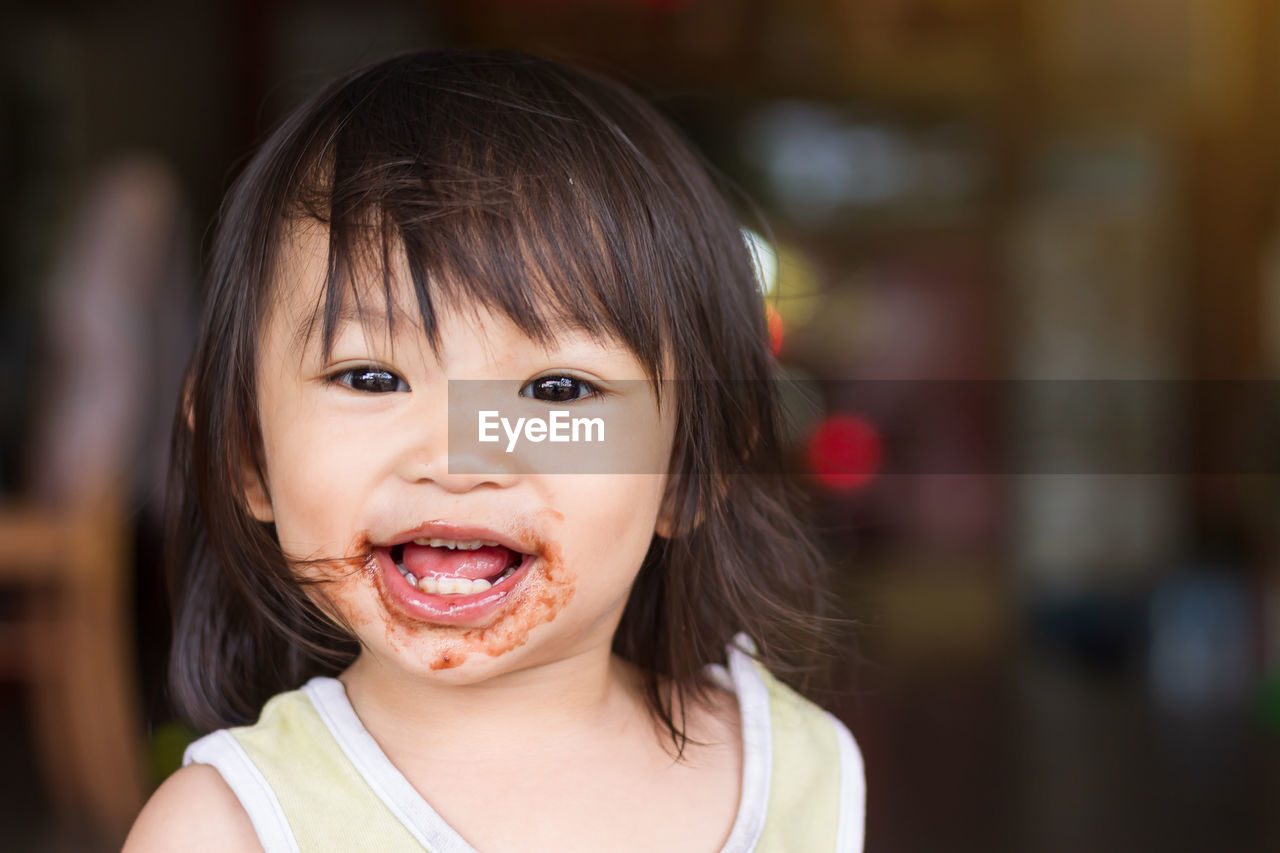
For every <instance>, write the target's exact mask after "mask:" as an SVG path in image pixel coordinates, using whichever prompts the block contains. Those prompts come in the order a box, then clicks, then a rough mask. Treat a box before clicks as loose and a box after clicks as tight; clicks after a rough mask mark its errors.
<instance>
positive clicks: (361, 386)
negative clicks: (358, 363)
mask: <svg viewBox="0 0 1280 853" xmlns="http://www.w3.org/2000/svg"><path fill="white" fill-rule="evenodd" d="M330 381H332V382H337V383H338V384H340V385H345V386H347V387H348V388H350V389H352V390H353V391H362V392H364V393H366V394H391V393H394V392H396V391H408V390H409V385H408V383H406V382H405V381H404V380H403V379H401V378H400V377H399V376H396V375H395V374H394V373H392V372H391V371H390V370H383V369H382V368H380V367H353V368H351V369H350V370H344V371H342V372H341V373H335V374H334V375H333V376H331V377H330Z"/></svg>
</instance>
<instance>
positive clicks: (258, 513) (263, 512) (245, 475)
mask: <svg viewBox="0 0 1280 853" xmlns="http://www.w3.org/2000/svg"><path fill="white" fill-rule="evenodd" d="M240 488H241V490H242V491H243V492H244V502H245V507H246V508H247V509H248V510H249V514H250V515H252V516H253V517H254V518H256V519H257V520H258V521H261V522H263V523H266V524H269V523H271V522H274V521H275V520H276V515H275V511H274V510H273V509H272V507H271V492H270V490H269V489H268V488H267V484H266V482H265V481H264V475H263V474H262V473H261V471H260V470H259V467H258V465H256V464H255V463H254V461H253V460H252V459H246V460H245V461H244V465H243V466H241V469H240Z"/></svg>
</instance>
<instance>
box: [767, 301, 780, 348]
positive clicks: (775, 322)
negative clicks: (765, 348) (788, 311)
mask: <svg viewBox="0 0 1280 853" xmlns="http://www.w3.org/2000/svg"><path fill="white" fill-rule="evenodd" d="M764 316H765V321H766V322H767V323H768V325H769V352H771V353H773V354H774V355H777V354H778V353H780V352H782V315H781V314H779V313H778V309H777V308H774V307H773V305H772V304H771V303H768V302H766V303H765V305H764Z"/></svg>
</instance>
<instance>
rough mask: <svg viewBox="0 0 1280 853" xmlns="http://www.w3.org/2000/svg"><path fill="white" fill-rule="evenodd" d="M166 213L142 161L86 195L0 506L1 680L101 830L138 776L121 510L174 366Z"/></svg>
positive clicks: (128, 568)
mask: <svg viewBox="0 0 1280 853" xmlns="http://www.w3.org/2000/svg"><path fill="white" fill-rule="evenodd" d="M180 214H181V209H180V204H179V201H178V194H177V191H176V189H175V184H174V182H173V180H172V179H171V178H170V177H169V174H168V172H167V171H165V170H164V169H163V168H162V167H160V166H158V165H156V164H153V163H150V162H149V161H145V160H138V159H134V160H128V161H122V162H120V163H117V164H116V165H115V166H113V167H112V168H110V169H109V170H107V171H106V172H105V173H104V175H103V176H102V178H101V179H100V180H99V181H98V182H97V183H96V184H95V186H94V187H93V189H92V190H91V192H90V193H89V194H88V195H87V196H86V198H85V201H84V203H83V204H82V206H81V208H80V211H79V215H78V216H77V219H76V222H75V225H74V227H73V229H72V232H71V235H70V239H69V240H68V241H67V242H66V243H65V245H64V250H63V252H62V253H61V254H60V255H59V258H58V261H57V263H56V269H55V271H54V276H53V280H52V281H51V283H50V287H49V291H48V295H49V296H50V297H51V304H50V305H49V310H48V313H47V323H46V325H45V329H44V331H45V338H46V341H45V353H46V358H45V361H44V363H42V364H41V365H39V366H38V367H33V369H32V376H33V377H34V378H35V380H36V388H35V391H36V393H35V394H33V395H32V397H33V398H34V400H35V405H34V409H33V418H32V420H31V423H32V426H31V429H30V441H29V442H28V447H27V450H26V452H25V458H24V463H25V467H26V469H27V470H26V476H25V478H24V480H25V483H24V488H23V489H21V490H20V491H19V493H18V494H17V495H15V496H12V497H11V498H9V499H7V500H6V501H5V502H4V503H0V588H4V589H6V590H8V594H9V595H11V596H14V600H15V602H16V603H17V604H18V605H19V610H18V612H19V618H17V619H16V620H14V621H8V622H5V623H0V631H2V632H3V633H0V677H3V676H10V677H13V678H18V679H21V680H22V681H23V682H25V683H27V684H28V685H29V696H30V699H31V703H30V705H31V713H30V718H31V722H32V726H33V728H34V730H35V731H34V734H35V744H36V755H37V760H38V761H39V762H40V765H41V769H42V770H43V771H44V776H45V778H46V781H47V783H48V785H49V788H50V791H51V793H52V795H53V799H54V801H55V803H56V805H57V806H58V807H59V812H60V813H61V814H63V815H64V816H65V817H66V819H67V820H69V821H75V822H76V823H77V824H80V826H78V827H77V828H79V829H82V830H87V831H89V832H92V833H93V834H94V835H97V836H99V837H100V838H101V839H102V840H105V841H113V842H119V841H122V840H123V838H124V835H125V833H126V832H127V830H128V827H129V825H130V823H131V822H132V821H133V818H134V817H135V816H136V815H137V813H138V810H139V809H140V808H141V805H142V802H143V799H144V797H145V796H146V792H147V790H148V781H149V780H148V779H147V778H146V775H147V774H146V769H145V768H146V766H147V765H146V761H145V744H144V739H143V718H142V714H141V711H140V698H141V697H140V691H139V685H138V678H137V674H136V666H135V663H134V660H135V658H134V650H133V640H132V638H133V635H134V625H135V623H134V620H133V616H132V603H133V597H132V584H133V581H134V578H135V566H134V562H133V557H132V545H133V530H134V528H133V516H134V515H135V514H136V512H137V508H138V506H139V503H140V501H139V498H138V494H139V491H138V490H139V486H142V487H143V488H144V489H145V490H148V491H149V490H152V484H154V483H155V475H154V465H151V466H148V465H143V464H141V460H145V459H149V458H151V459H154V458H155V457H158V456H159V457H162V456H163V448H161V452H160V453H156V452H155V450H156V448H155V446H154V442H155V441H156V439H157V438H158V437H157V436H156V435H155V434H154V433H155V432H156V428H155V426H154V422H155V418H154V417H153V416H152V412H153V407H154V406H155V405H156V403H155V401H154V396H155V393H156V389H157V388H162V389H163V388H166V385H171V384H172V379H171V378H169V379H164V380H162V379H161V378H160V377H159V376H158V371H162V372H164V373H166V374H170V375H172V374H174V373H175V366H174V364H172V361H173V359H174V357H175V356H174V354H172V353H170V354H169V357H168V358H169V363H166V362H165V358H164V356H163V355H162V354H161V353H159V352H158V351H157V345H156V341H157V334H170V333H172V332H174V331H175V330H172V329H162V328H160V326H161V325H162V324H164V323H165V322H167V321H168V322H175V321H176V315H175V316H170V317H167V318H166V317H164V316H163V314H164V313H165V309H163V308H162V306H168V305H173V304H182V305H184V306H185V302H184V301H177V300H181V299H182V297H181V295H179V294H174V293H166V289H169V290H172V289H173V288H174V285H175V281H174V278H175V277H174V275H173V271H174V270H175V269H180V268H183V267H182V263H183V260H182V259H179V258H178V257H177V255H178V254H179V252H180V250H181V249H183V248H185V247H183V246H182V245H181V238H180V236H178V235H180V234H181V233H184V232H185V229H184V228H182V227H181V225H180V222H181V220H182V218H181V215H180ZM182 283H183V284H185V282H182ZM176 325H178V326H179V327H181V326H182V324H181V323H180V322H177V323H176ZM176 331H177V333H178V334H181V333H182V332H184V331H185V329H183V328H179V329H177V330H176ZM176 357H177V360H178V361H179V362H180V361H181V354H180V353H179V354H177V356H176ZM178 369H180V368H178ZM149 433H150V435H148V434H149ZM148 440H149V445H148V444H144V442H148ZM140 481H141V482H140Z"/></svg>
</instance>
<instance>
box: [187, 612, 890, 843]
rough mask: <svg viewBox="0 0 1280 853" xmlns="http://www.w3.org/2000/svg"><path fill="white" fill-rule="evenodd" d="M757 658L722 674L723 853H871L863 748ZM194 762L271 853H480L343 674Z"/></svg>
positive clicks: (287, 699) (745, 653)
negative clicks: (358, 704) (423, 790)
mask: <svg viewBox="0 0 1280 853" xmlns="http://www.w3.org/2000/svg"><path fill="white" fill-rule="evenodd" d="M751 652H754V648H753V647H752V645H751V641H750V640H749V639H747V638H746V637H745V635H741V634H740V635H739V636H738V637H736V638H735V639H734V644H733V645H730V646H729V648H728V659H727V660H728V668H727V669H726V668H725V667H722V666H719V665H715V666H712V667H711V668H710V671H711V675H712V678H713V679H715V680H716V681H717V682H718V683H719V684H720V685H721V686H722V687H724V688H725V689H726V690H729V691H731V692H732V693H734V694H735V695H736V696H737V699H738V706H739V709H740V713H741V718H742V741H743V766H742V786H741V797H740V799H739V803H738V812H737V817H736V819H735V821H734V824H733V828H732V830H731V832H730V835H729V838H728V840H727V841H726V842H725V845H724V846H723V847H722V848H721V851H720V853H747V851H759V853H783V851H787V852H788V853H796V852H797V851H803V853H819V851H838V853H861V850H862V842H863V828H864V819H865V818H864V807H865V782H864V776H863V766H862V755H861V753H860V751H859V750H858V747H857V744H856V743H855V742H854V739H853V737H852V735H850V734H849V731H848V729H846V728H845V726H844V725H843V724H842V723H840V721H838V720H837V719H836V718H835V717H833V716H831V715H830V714H828V713H827V712H825V711H823V710H822V709H820V708H818V707H817V706H816V705H814V704H812V703H810V702H809V701H807V700H806V699H804V698H802V697H801V696H799V695H798V694H796V693H795V692H794V691H792V690H791V689H790V688H788V687H787V686H786V685H785V684H783V683H782V682H780V681H778V680H777V679H776V678H774V677H773V676H772V675H771V674H770V673H769V672H768V671H767V670H766V669H765V668H764V667H763V666H761V665H760V664H759V663H758V662H756V661H755V660H754V659H753V658H751V657H750V654H749V653H751ZM183 763H184V764H193V763H194V764H208V765H212V766H213V767H214V768H215V769H217V770H218V772H219V773H220V774H221V776H222V778H223V779H224V780H225V781H226V783H227V785H228V786H229V787H230V788H231V790H232V791H233V792H234V793H235V795H236V797H237V798H238V799H239V801H240V804H241V805H242V806H243V807H244V809H245V811H246V812H247V813H248V815H249V819H250V820H251V821H252V823H253V827H254V830H255V831H256V832H257V835H258V840H259V841H260V842H261V844H262V847H263V849H264V850H265V851H266V853H331V851H369V853H374V851H376V853H388V851H424V850H425V851H429V853H477V851H476V850H475V849H474V848H473V847H472V846H471V845H470V844H468V843H467V841H466V840H465V839H464V838H463V837H462V836H461V835H460V834H459V833H458V832H457V831H455V830H454V829H453V827H451V826H449V825H448V824H447V823H445V821H444V820H443V819H442V818H441V817H440V816H439V815H438V814H437V813H436V812H435V811H434V810H433V809H432V808H431V806H430V804H428V803H427V801H426V800H425V799H423V798H422V796H420V795H419V794H418V792H417V791H416V790H415V789H414V788H413V787H412V786H411V785H410V784H409V782H408V780H406V779H405V778H404V776H403V775H402V774H401V773H400V771H399V770H397V769H396V768H395V766H394V765H393V764H392V763H391V761H390V759H388V758H387V756H386V755H385V754H384V753H383V752H382V749H381V748H380V747H379V746H378V744H377V742H375V741H374V739H373V737H372V736H371V735H370V734H369V733H368V732H367V731H366V730H365V728H364V726H363V725H362V724H361V722H360V720H359V718H358V717H357V716H356V714H355V711H354V710H353V709H352V707H351V703H350V702H349V701H348V700H347V695H346V691H345V689H344V688H343V686H342V683H341V682H340V681H338V680H336V679H333V678H313V679H312V680H311V681H309V682H307V683H306V684H305V685H304V686H303V687H302V688H301V689H299V690H294V691H290V692H288V693H281V694H279V695H277V696H275V697H273V698H272V699H271V700H270V701H268V702H267V704H266V705H265V706H264V707H263V710H262V714H261V716H260V718H259V720H258V722H257V723H256V724H254V725H252V726H242V727H238V728H231V729H221V730H219V731H216V732H214V733H212V734H210V735H207V736H205V737H203V738H201V739H200V740H198V741H196V742H195V743H193V744H192V745H191V746H190V747H188V748H187V751H186V754H185V756H184V759H183Z"/></svg>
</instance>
